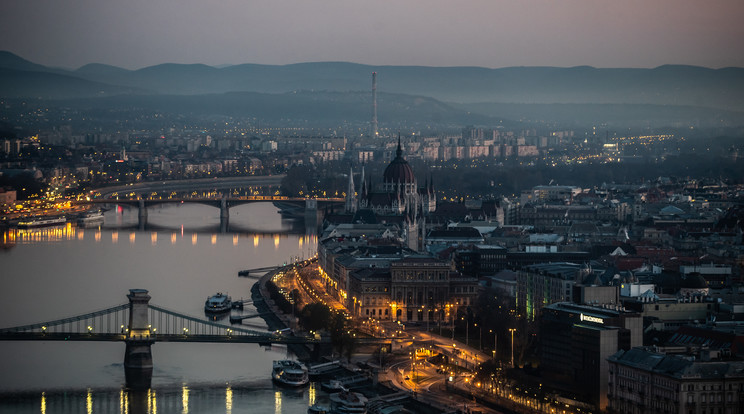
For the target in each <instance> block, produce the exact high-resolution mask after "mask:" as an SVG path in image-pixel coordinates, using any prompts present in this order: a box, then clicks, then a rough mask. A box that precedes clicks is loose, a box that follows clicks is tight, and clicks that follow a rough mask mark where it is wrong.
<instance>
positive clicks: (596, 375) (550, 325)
mask: <svg viewBox="0 0 744 414" xmlns="http://www.w3.org/2000/svg"><path fill="white" fill-rule="evenodd" d="M540 335H541V343H542V344H543V345H542V348H541V352H540V354H541V356H540V367H541V370H542V372H543V377H544V378H545V381H546V383H548V384H549V385H550V386H551V387H554V388H557V389H560V390H562V391H566V392H570V393H571V394H574V395H577V396H579V397H580V398H582V399H584V400H585V401H587V402H590V403H592V404H594V405H595V406H597V407H598V408H599V409H601V410H604V409H605V408H606V407H607V384H608V374H607V373H608V363H607V358H609V357H610V356H611V355H613V354H615V353H616V352H617V351H618V350H620V349H625V350H628V349H631V348H633V347H636V346H641V345H642V344H643V319H642V318H641V315H639V314H637V313H634V312H628V311H624V310H622V309H614V308H607V307H596V306H586V305H577V304H574V303H566V302H561V303H556V304H552V305H549V306H546V307H545V308H544V309H543V311H542V315H541V318H540Z"/></svg>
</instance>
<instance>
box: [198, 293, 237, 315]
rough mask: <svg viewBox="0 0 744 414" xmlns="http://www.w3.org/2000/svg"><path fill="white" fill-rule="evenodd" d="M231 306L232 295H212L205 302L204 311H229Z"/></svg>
mask: <svg viewBox="0 0 744 414" xmlns="http://www.w3.org/2000/svg"><path fill="white" fill-rule="evenodd" d="M230 307H232V300H230V296H227V295H225V294H224V293H217V294H216V295H212V296H210V297H208V298H207V301H206V302H204V312H209V313H222V312H229V311H230Z"/></svg>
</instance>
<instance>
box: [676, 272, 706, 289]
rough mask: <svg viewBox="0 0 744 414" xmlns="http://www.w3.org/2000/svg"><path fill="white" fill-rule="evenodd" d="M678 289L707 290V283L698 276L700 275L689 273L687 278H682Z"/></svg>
mask: <svg viewBox="0 0 744 414" xmlns="http://www.w3.org/2000/svg"><path fill="white" fill-rule="evenodd" d="M680 287H681V288H684V289H707V288H708V282H706V281H705V278H703V277H702V276H700V273H691V274H689V275H687V277H685V278H682V283H681V284H680Z"/></svg>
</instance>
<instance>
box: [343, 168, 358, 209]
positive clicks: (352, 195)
mask: <svg viewBox="0 0 744 414" xmlns="http://www.w3.org/2000/svg"><path fill="white" fill-rule="evenodd" d="M345 206H346V212H347V213H356V207H357V205H356V190H355V189H354V170H353V169H352V168H351V167H349V185H348V187H347V188H346V205H345Z"/></svg>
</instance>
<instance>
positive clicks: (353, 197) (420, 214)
mask: <svg viewBox="0 0 744 414" xmlns="http://www.w3.org/2000/svg"><path fill="white" fill-rule="evenodd" d="M360 187H361V188H360V191H359V193H357V192H356V190H355V188H356V187H355V185H354V179H353V171H352V173H350V174H349V185H348V188H347V191H346V212H347V213H356V212H357V211H361V210H371V211H372V212H373V213H374V214H376V215H397V216H400V217H401V222H403V224H404V226H403V227H404V230H405V233H406V234H405V236H406V237H405V238H406V240H407V245H408V247H410V248H411V249H413V250H417V251H420V250H421V249H422V248H423V234H424V227H425V221H424V220H425V217H426V215H428V214H429V213H432V212H434V211H435V210H436V207H437V202H436V195H435V193H434V184H433V182H432V181H431V180H429V181H428V182H426V183H425V184H424V186H423V187H419V186H418V182H417V180H416V176H415V175H414V174H413V169H412V168H411V166H410V165H409V164H408V161H406V160H405V158H403V149H402V147H401V144H400V136H398V149H397V150H396V156H395V158H394V159H393V160H392V161H391V162H390V164H389V165H388V166H387V168H385V172H384V173H383V176H382V183H381V184H379V185H377V186H376V187H375V188H372V185H371V184H370V183H368V182H367V180H366V179H365V177H364V168H362V174H361V180H360Z"/></svg>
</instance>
